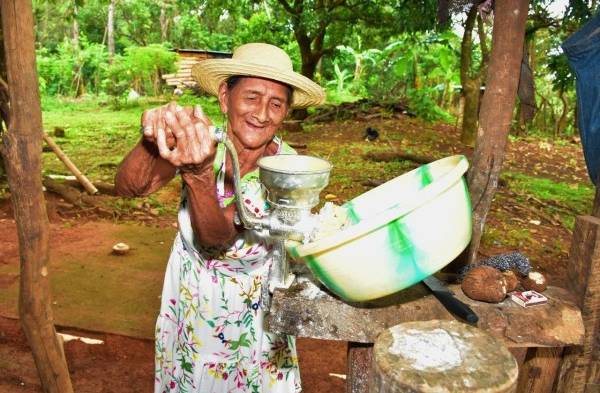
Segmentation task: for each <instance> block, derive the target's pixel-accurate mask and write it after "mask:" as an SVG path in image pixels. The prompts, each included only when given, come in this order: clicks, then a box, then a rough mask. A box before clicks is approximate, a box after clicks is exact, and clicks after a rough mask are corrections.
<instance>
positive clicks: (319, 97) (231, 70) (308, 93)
mask: <svg viewBox="0 0 600 393" xmlns="http://www.w3.org/2000/svg"><path fill="white" fill-rule="evenodd" d="M234 75H243V76H256V77H259V78H266V79H271V80H275V81H278V82H282V83H285V84H287V85H290V86H291V87H292V88H293V89H294V94H293V99H292V105H291V107H292V108H306V107H309V106H316V105H321V104H322V103H323V102H324V101H325V91H324V90H323V88H322V87H321V86H319V85H318V84H316V83H315V82H313V81H312V80H310V79H309V78H307V77H305V76H304V75H301V74H298V73H296V72H293V71H292V72H288V71H285V70H281V69H278V68H275V67H269V66H264V65H259V64H253V63H246V62H241V61H238V60H234V59H208V60H203V61H201V62H199V63H198V64H195V65H194V66H193V67H192V76H193V77H194V79H195V80H196V82H197V83H198V86H199V87H200V88H201V89H202V90H204V91H205V92H207V93H208V94H211V95H214V96H217V95H218V92H219V86H220V85H221V83H222V82H223V81H225V80H226V79H227V78H229V77H231V76H234Z"/></svg>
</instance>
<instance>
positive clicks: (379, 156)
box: [365, 152, 436, 164]
mask: <svg viewBox="0 0 600 393" xmlns="http://www.w3.org/2000/svg"><path fill="white" fill-rule="evenodd" d="M365 158H367V159H369V160H371V161H385V162H387V161H401V160H403V161H412V162H415V163H417V164H429V163H430V162H433V161H435V160H436V158H434V157H427V156H417V155H415V154H405V153H387V152H385V153H383V152H382V153H375V152H370V153H367V154H365Z"/></svg>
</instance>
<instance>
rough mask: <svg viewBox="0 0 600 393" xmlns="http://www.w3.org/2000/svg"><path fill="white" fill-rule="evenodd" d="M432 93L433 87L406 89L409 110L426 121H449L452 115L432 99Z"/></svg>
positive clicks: (433, 91)
mask: <svg viewBox="0 0 600 393" xmlns="http://www.w3.org/2000/svg"><path fill="white" fill-rule="evenodd" d="M434 93H435V88H427V89H410V90H408V93H407V97H408V100H409V107H410V109H411V111H412V112H413V113H415V114H416V115H417V116H418V117H420V118H421V119H423V120H426V121H445V122H451V121H452V120H453V119H452V116H451V115H450V114H449V113H448V112H446V111H445V110H444V109H442V108H440V107H439V106H438V105H437V103H436V102H435V101H434V100H433V99H432V97H433V96H435V94H434Z"/></svg>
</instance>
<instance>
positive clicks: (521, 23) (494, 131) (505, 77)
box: [468, 0, 529, 263]
mask: <svg viewBox="0 0 600 393" xmlns="http://www.w3.org/2000/svg"><path fill="white" fill-rule="evenodd" d="M528 4H529V1H528V0H503V1H498V2H496V3H495V9H494V30H493V34H492V54H491V58H490V67H489V73H488V78H487V80H488V83H487V86H486V93H485V95H484V96H483V102H482V106H481V114H480V118H479V127H480V128H479V130H478V132H477V142H476V145H475V146H476V147H475V151H474V153H473V159H472V166H471V169H470V170H469V174H468V181H469V190H470V194H471V201H472V204H473V236H472V239H471V244H470V245H469V251H468V262H469V263H472V262H474V261H475V260H476V258H477V250H478V249H479V243H480V241H481V235H482V233H483V226H484V224H485V220H486V217H487V214H488V211H489V209H490V205H491V203H492V198H493V197H494V193H495V192H496V188H497V187H498V177H499V175H500V170H501V168H502V162H503V160H504V154H505V149H506V143H507V139H508V133H509V131H510V123H511V119H512V113H513V108H514V105H515V98H516V95H517V87H518V83H519V79H518V75H519V70H520V66H521V56H522V54H523V41H524V37H525V22H526V21H527V11H528Z"/></svg>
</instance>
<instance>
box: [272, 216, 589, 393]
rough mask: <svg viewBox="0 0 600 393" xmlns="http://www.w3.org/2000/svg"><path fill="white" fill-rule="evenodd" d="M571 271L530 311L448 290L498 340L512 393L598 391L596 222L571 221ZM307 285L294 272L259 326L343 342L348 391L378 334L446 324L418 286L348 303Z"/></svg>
mask: <svg viewBox="0 0 600 393" xmlns="http://www.w3.org/2000/svg"><path fill="white" fill-rule="evenodd" d="M571 265H572V266H571V267H570V269H569V272H570V274H569V282H570V284H569V285H570V286H569V289H570V290H569V291H567V290H566V289H562V288H557V287H549V288H548V289H547V290H546V291H545V292H544V295H546V297H548V303H547V304H544V305H540V306H536V307H531V308H522V307H521V306H519V305H517V304H516V303H514V302H512V301H511V300H509V299H507V300H505V301H503V302H502V303H499V304H490V303H483V302H478V301H474V300H471V299H469V298H467V297H466V296H465V295H464V294H463V293H462V291H461V290H460V287H459V286H458V285H453V286H450V289H452V290H453V291H454V293H455V294H456V297H457V298H459V299H460V300H462V301H463V302H465V303H466V304H468V305H469V306H470V307H471V308H472V309H473V310H474V311H475V312H476V313H477V315H478V316H479V322H478V323H477V326H478V327H479V328H481V329H483V330H485V331H487V332H489V333H491V334H492V335H493V336H495V337H498V338H501V339H502V340H503V341H504V343H505V344H506V345H507V346H508V347H509V348H510V349H511V352H512V353H513V355H515V357H516V359H517V361H518V363H519V370H520V371H519V381H518V389H517V391H518V392H528V393H529V392H552V391H558V392H566V391H569V392H570V393H572V392H573V393H574V392H582V393H584V392H585V393H591V392H598V391H600V390H597V386H599V385H596V383H597V381H598V376H600V366H599V364H600V362H599V358H600V353H599V352H600V351H599V350H600V334H599V332H598V330H599V326H600V322H598V321H599V320H600V319H599V317H598V314H599V313H600V219H598V218H595V217H589V216H585V217H578V219H577V223H576V228H575V232H574V237H573V246H572V250H571ZM312 280H313V278H312V276H311V275H310V273H308V272H306V271H302V270H301V269H299V270H297V279H296V281H295V282H294V284H293V285H292V286H291V287H290V288H288V289H278V290H276V291H275V293H274V294H273V299H272V302H271V309H270V313H269V314H268V315H267V317H266V319H265V323H266V325H267V326H266V327H267V329H268V330H269V331H272V332H276V333H285V334H291V335H294V336H297V337H307V338H314V339H324V340H341V341H347V342H348V371H347V391H348V392H351V393H359V392H367V389H368V381H369V378H370V376H369V373H370V365H371V362H372V347H373V343H374V342H375V339H376V337H377V336H378V334H379V333H380V332H382V331H383V330H384V329H387V328H389V327H392V326H394V325H397V324H399V323H402V322H409V321H427V320H433V319H438V320H450V319H454V317H453V316H452V315H451V314H450V313H448V311H447V310H446V309H445V308H444V307H443V306H442V305H441V304H440V303H439V302H438V301H437V299H435V298H434V297H433V295H431V293H430V292H429V290H428V289H427V288H426V287H425V286H424V285H422V284H417V285H414V286H412V287H410V288H407V289H405V290H403V291H400V292H398V293H396V294H394V295H391V296H389V297H386V298H382V299H378V300H376V301H372V302H367V303H362V304H348V303H345V302H343V301H341V300H339V299H338V298H336V297H335V296H333V295H332V294H330V293H329V292H327V291H326V290H324V289H323V288H321V287H319V286H318V285H316V284H315V282H313V281H312ZM582 310H583V315H582ZM584 326H585V327H584ZM586 329H587V333H586ZM586 389H587V390H586ZM594 389H596V390H594Z"/></svg>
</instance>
